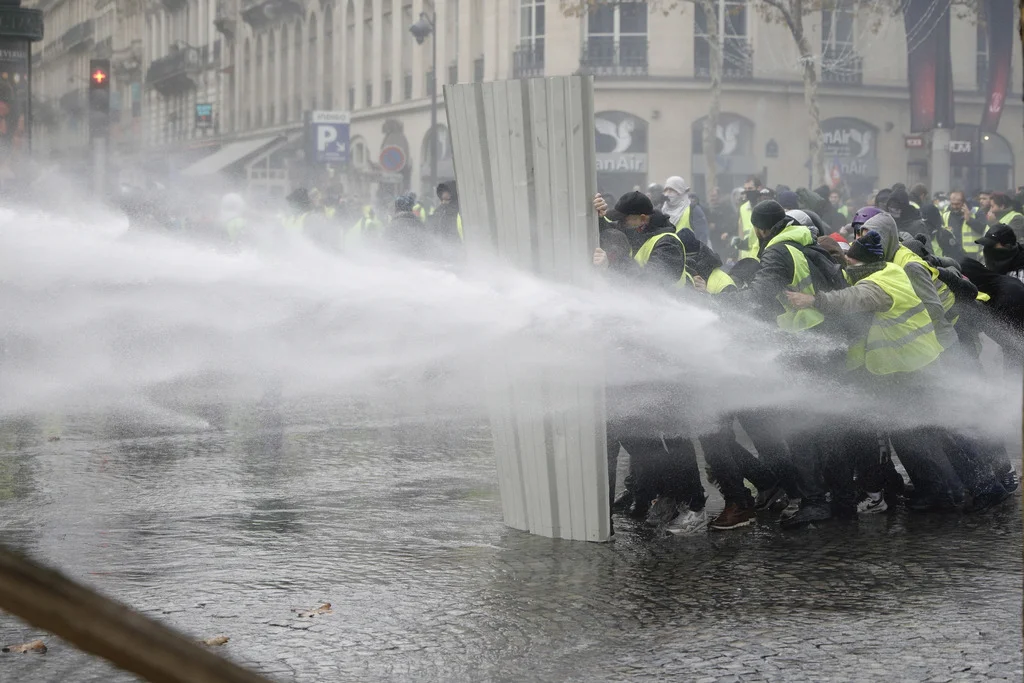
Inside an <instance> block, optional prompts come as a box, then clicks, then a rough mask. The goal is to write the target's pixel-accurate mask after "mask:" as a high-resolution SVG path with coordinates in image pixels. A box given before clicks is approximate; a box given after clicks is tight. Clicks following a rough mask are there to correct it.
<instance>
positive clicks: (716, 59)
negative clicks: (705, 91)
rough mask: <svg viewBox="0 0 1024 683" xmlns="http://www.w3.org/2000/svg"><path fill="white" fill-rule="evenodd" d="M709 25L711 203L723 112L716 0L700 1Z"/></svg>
mask: <svg viewBox="0 0 1024 683" xmlns="http://www.w3.org/2000/svg"><path fill="white" fill-rule="evenodd" d="M700 6H701V8H702V9H703V10H704V17H705V20H706V22H705V23H706V24H707V27H708V28H707V34H708V48H709V50H710V53H711V54H710V56H711V69H710V71H711V103H710V105H709V107H708V115H707V116H706V117H704V131H703V132H704V168H705V171H704V200H705V201H708V202H710V201H711V200H710V197H711V188H713V187H715V186H716V185H718V165H717V162H716V159H717V156H718V155H717V154H716V151H717V147H718V114H719V112H721V110H722V63H723V52H724V51H723V49H722V37H721V36H720V35H719V34H718V20H717V19H716V17H717V16H718V13H717V12H716V11H715V0H700Z"/></svg>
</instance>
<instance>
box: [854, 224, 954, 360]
mask: <svg viewBox="0 0 1024 683" xmlns="http://www.w3.org/2000/svg"><path fill="white" fill-rule="evenodd" d="M871 230H874V231H875V232H877V233H878V234H879V235H880V236H881V239H882V247H883V249H884V251H885V260H886V261H889V262H896V263H897V265H900V266H901V267H902V268H903V270H904V271H906V273H907V277H909V278H910V282H911V284H912V285H913V286H914V291H915V292H916V293H917V296H918V297H919V298H920V299H921V301H922V302H923V303H924V306H925V308H926V309H928V314H929V316H930V317H931V319H932V324H933V325H934V326H935V335H936V336H937V337H938V339H939V343H940V344H941V345H942V348H944V349H948V348H950V347H952V346H953V345H954V344H955V343H956V341H957V336H956V331H955V330H954V329H953V323H952V322H951V321H949V320H947V319H946V311H947V310H949V308H951V307H952V304H951V301H952V296H951V295H949V296H947V298H946V300H945V301H944V300H943V297H942V296H940V294H939V288H940V287H939V286H937V285H941V287H942V288H943V289H945V285H942V283H941V282H938V278H937V276H936V275H933V272H932V269H931V268H930V267H929V266H928V264H926V263H924V262H923V261H922V260H921V259H920V258H919V257H918V256H917V255H916V254H914V253H913V252H912V251H910V250H909V249H907V248H906V247H904V246H903V245H902V244H900V237H899V231H898V229H897V227H896V221H895V219H893V217H892V216H890V215H889V214H887V213H879V214H877V215H875V216H872V217H871V218H870V219H868V220H867V221H866V222H865V223H864V224H863V225H862V226H861V229H860V232H861V234H863V233H867V232H869V231H871Z"/></svg>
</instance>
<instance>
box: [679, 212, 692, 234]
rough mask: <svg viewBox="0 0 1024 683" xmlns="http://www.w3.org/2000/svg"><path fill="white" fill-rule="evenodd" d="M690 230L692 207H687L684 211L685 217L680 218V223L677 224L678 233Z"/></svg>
mask: <svg viewBox="0 0 1024 683" xmlns="http://www.w3.org/2000/svg"><path fill="white" fill-rule="evenodd" d="M689 229H690V207H689V206H687V207H686V209H685V210H684V211H683V215H682V216H680V217H679V222H678V223H676V233H678V232H679V231H680V230H689Z"/></svg>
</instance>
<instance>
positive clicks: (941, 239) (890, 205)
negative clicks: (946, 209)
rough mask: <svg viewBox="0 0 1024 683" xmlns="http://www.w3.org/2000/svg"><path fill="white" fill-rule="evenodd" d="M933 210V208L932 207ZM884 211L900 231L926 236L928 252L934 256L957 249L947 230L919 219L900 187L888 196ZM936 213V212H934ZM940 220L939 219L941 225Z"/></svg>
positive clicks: (919, 214) (904, 191)
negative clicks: (893, 220)
mask: <svg viewBox="0 0 1024 683" xmlns="http://www.w3.org/2000/svg"><path fill="white" fill-rule="evenodd" d="M932 208H933V209H934V208H935V207H934V206H933V207H932ZM886 210H887V211H888V212H889V214H890V215H891V216H892V217H893V218H894V219H895V220H896V225H897V226H898V227H899V229H900V231H902V232H908V233H910V234H911V235H917V234H919V233H920V234H923V235H927V236H928V242H929V244H928V245H927V246H929V248H930V250H931V251H933V252H935V253H936V254H940V255H941V254H943V253H944V252H945V251H946V250H949V251H951V252H954V253H955V252H956V251H957V250H958V249H959V246H958V244H957V241H956V238H955V237H954V236H953V233H951V232H950V231H949V230H946V229H945V228H943V227H941V225H940V226H939V227H938V228H936V227H934V226H932V225H930V224H929V223H928V222H927V221H925V220H924V219H923V218H922V217H921V211H920V210H919V209H917V208H916V207H914V206H912V205H911V203H910V195H908V194H907V191H906V190H905V189H903V188H902V187H899V186H897V187H896V188H895V189H893V191H892V194H891V195H889V201H888V202H886ZM936 213H937V212H936ZM941 222H942V219H941V217H940V218H939V223H940V224H941Z"/></svg>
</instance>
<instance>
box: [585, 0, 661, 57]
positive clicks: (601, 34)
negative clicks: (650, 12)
mask: <svg viewBox="0 0 1024 683" xmlns="http://www.w3.org/2000/svg"><path fill="white" fill-rule="evenodd" d="M581 62H582V66H583V67H585V70H586V71H588V72H590V73H596V74H601V73H617V74H645V73H647V3H646V2H630V1H628V0H621V1H619V2H614V3H602V4H600V5H597V6H596V7H594V8H593V9H591V11H590V12H589V13H588V15H587V40H586V43H584V45H583V57H582V59H581Z"/></svg>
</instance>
